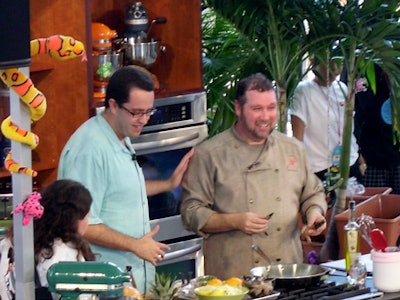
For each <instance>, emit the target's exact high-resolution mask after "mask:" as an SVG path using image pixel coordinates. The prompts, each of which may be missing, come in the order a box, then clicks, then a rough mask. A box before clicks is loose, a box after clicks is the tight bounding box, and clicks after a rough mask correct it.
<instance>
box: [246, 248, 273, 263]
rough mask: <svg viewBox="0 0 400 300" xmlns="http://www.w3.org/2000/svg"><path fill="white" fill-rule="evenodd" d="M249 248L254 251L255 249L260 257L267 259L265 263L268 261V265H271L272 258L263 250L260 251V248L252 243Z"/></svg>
mask: <svg viewBox="0 0 400 300" xmlns="http://www.w3.org/2000/svg"><path fill="white" fill-rule="evenodd" d="M251 248H252V249H253V250H254V251H256V252H257V253H258V255H260V256H261V257H262V258H264V259H265V260H266V261H267V263H268V264H269V265H272V264H273V263H272V260H271V259H270V258H269V256H268V255H267V254H265V252H264V251H262V249H261V248H260V247H259V246H258V245H256V244H253V245H251Z"/></svg>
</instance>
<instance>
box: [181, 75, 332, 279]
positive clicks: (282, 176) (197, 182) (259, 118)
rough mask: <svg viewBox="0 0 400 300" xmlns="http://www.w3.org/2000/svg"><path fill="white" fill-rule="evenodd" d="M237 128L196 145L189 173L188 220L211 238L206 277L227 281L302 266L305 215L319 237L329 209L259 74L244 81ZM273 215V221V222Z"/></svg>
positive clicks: (239, 92)
mask: <svg viewBox="0 0 400 300" xmlns="http://www.w3.org/2000/svg"><path fill="white" fill-rule="evenodd" d="M235 113H236V116H237V121H236V123H235V124H234V125H233V126H232V128H230V129H228V130H226V131H224V132H222V133H221V134H219V135H217V136H215V137H213V138H211V139H209V140H207V141H205V142H204V143H202V144H200V145H199V146H197V148H196V150H195V154H194V156H193V157H192V159H191V162H190V164H189V168H188V170H187V173H186V175H185V176H184V179H183V182H182V187H183V202H182V206H181V214H182V220H183V223H184V225H185V227H186V228H187V229H190V230H193V231H195V232H196V233H198V234H199V235H201V236H203V237H204V245H203V247H204V248H203V251H204V261H205V272H206V274H210V275H215V276H217V277H219V278H220V279H226V278H229V277H232V276H242V275H245V274H249V271H250V269H251V268H253V267H255V266H259V265H266V264H268V262H266V261H265V260H264V259H263V258H261V257H260V256H259V255H258V254H257V253H256V252H255V251H253V250H252V245H253V244H255V245H258V246H259V247H260V248H261V249H262V250H263V251H264V252H265V253H266V254H267V255H268V256H269V257H270V259H271V260H272V262H273V263H302V262H303V251H302V245H301V241H300V229H299V226H298V214H299V213H300V214H301V215H302V217H303V219H304V220H306V223H307V225H308V228H309V229H308V232H307V234H309V235H312V236H314V235H318V234H320V233H321V232H322V231H323V230H324V229H325V227H326V224H323V225H322V226H320V227H319V228H318V229H314V224H318V223H323V221H324V220H325V219H324V215H325V212H326V209H327V205H326V200H325V194H324V190H323V186H322V184H321V181H320V180H319V179H318V178H317V177H316V176H315V175H314V173H313V172H312V170H311V169H310V166H309V163H308V161H307V157H306V153H305V150H304V146H303V144H302V143H301V142H299V141H298V140H296V139H295V138H291V137H288V136H286V135H284V134H282V133H280V132H278V131H276V130H275V126H276V123H277V120H278V103H277V98H276V93H275V90H274V88H273V85H272V83H271V81H270V80H268V79H266V78H265V76H264V75H262V74H260V73H258V74H254V75H252V76H249V77H248V78H244V79H242V80H241V81H240V82H239V84H238V87H237V93H236V99H235ZM267 216H268V217H270V218H268V217H267Z"/></svg>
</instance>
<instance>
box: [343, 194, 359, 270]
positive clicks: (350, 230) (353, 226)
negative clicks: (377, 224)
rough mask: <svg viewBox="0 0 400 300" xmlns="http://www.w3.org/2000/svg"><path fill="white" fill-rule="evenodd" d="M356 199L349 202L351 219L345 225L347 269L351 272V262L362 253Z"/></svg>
mask: <svg viewBox="0 0 400 300" xmlns="http://www.w3.org/2000/svg"><path fill="white" fill-rule="evenodd" d="M355 206H356V204H355V201H354V200H351V201H350V202H349V221H348V223H347V224H346V225H344V246H345V248H344V251H345V260H346V271H347V272H349V270H350V266H351V264H352V263H353V262H354V260H355V259H356V258H357V256H358V255H359V253H360V226H359V225H358V223H357V221H356V216H355Z"/></svg>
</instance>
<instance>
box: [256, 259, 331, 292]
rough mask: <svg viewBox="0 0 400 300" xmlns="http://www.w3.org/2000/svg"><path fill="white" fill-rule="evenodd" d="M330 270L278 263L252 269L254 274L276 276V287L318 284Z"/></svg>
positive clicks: (315, 266) (317, 266) (316, 266)
mask: <svg viewBox="0 0 400 300" xmlns="http://www.w3.org/2000/svg"><path fill="white" fill-rule="evenodd" d="M329 272H330V269H327V268H324V267H322V266H319V265H310V264H278V265H269V266H260V267H255V268H252V269H251V270H250V274H252V275H253V276H265V277H268V278H274V279H275V289H276V288H278V287H285V288H293V287H296V288H300V287H306V286H310V285H316V284H318V283H319V282H320V281H321V279H322V276H324V275H326V274H328V273H329Z"/></svg>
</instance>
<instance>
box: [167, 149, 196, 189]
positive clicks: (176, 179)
mask: <svg viewBox="0 0 400 300" xmlns="http://www.w3.org/2000/svg"><path fill="white" fill-rule="evenodd" d="M193 153H194V149H193V148H192V149H190V151H189V152H188V153H186V154H185V156H184V157H183V158H182V159H181V161H180V162H179V165H178V166H177V167H176V168H175V171H174V173H173V174H172V175H171V177H170V178H169V179H168V181H169V182H170V185H171V190H173V189H175V188H177V187H178V186H179V185H180V184H181V182H182V178H183V175H184V174H185V172H186V170H187V168H188V166H189V161H190V158H191V157H192V156H193Z"/></svg>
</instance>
